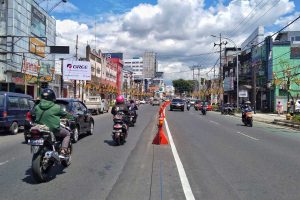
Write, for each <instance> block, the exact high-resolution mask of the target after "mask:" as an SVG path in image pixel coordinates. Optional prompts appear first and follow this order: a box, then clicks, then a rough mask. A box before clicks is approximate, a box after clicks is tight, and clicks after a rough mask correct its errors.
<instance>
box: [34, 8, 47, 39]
mask: <svg viewBox="0 0 300 200" xmlns="http://www.w3.org/2000/svg"><path fill="white" fill-rule="evenodd" d="M31 33H32V34H34V35H35V36H37V37H46V16H45V15H44V14H43V13H42V12H41V11H39V10H38V9H37V8H35V7H34V6H31Z"/></svg>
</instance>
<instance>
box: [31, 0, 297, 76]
mask: <svg viewBox="0 0 300 200" xmlns="http://www.w3.org/2000/svg"><path fill="white" fill-rule="evenodd" d="M36 1H43V0H36ZM47 2H48V7H51V5H50V3H52V5H53V4H55V3H57V2H59V0H45V1H44V3H43V4H44V7H47ZM249 14H251V15H250V17H248V18H247V16H248V15H249ZM299 14H300V0H206V1H204V2H203V1H202V0H68V3H67V4H60V5H59V6H58V7H57V8H56V9H55V10H54V11H53V12H52V13H51V15H53V16H54V17H55V18H56V19H57V23H56V25H57V34H58V37H57V43H58V44H60V45H69V46H70V47H71V50H72V49H73V50H74V49H75V42H74V41H75V38H76V35H79V38H80V39H79V40H80V41H79V42H80V45H81V47H80V48H81V49H84V47H85V45H86V44H87V43H88V44H91V45H92V48H97V49H101V51H103V52H123V53H124V57H125V58H131V57H133V56H134V57H136V56H142V55H143V53H144V52H145V51H154V52H156V53H157V54H158V57H159V66H160V69H162V70H163V71H164V72H172V73H170V75H169V77H168V78H169V79H173V78H174V77H175V76H176V78H178V75H180V76H182V77H185V76H187V74H184V73H178V74H176V73H173V72H174V71H185V70H187V69H188V66H192V65H201V66H206V67H210V66H212V65H214V63H215V62H216V59H217V57H218V55H217V54H214V53H213V52H215V51H217V50H218V49H216V48H214V46H213V44H214V42H215V41H216V39H215V38H212V37H211V35H218V34H219V33H220V32H221V33H222V35H226V36H227V37H229V38H231V39H232V40H233V41H235V42H236V43H237V45H238V46H239V45H240V44H241V43H242V42H243V41H245V40H246V38H247V37H248V36H249V35H250V34H251V33H252V32H253V31H254V30H255V29H256V28H257V26H260V25H262V26H264V27H265V35H270V34H272V33H274V32H276V31H277V30H279V29H280V28H282V27H284V26H285V25H287V24H288V23H289V22H290V21H292V20H293V19H295V18H296V17H297V16H299ZM95 19H96V22H97V23H95ZM95 25H96V27H95ZM238 25H240V26H238ZM236 27H237V28H236ZM235 28H236V30H235ZM290 28H292V29H291V30H300V20H299V21H297V22H296V23H295V24H293V26H291V27H290ZM233 30H234V31H233ZM95 37H96V40H95ZM207 53H209V54H207ZM82 54H83V55H82V56H84V53H83V52H82Z"/></svg>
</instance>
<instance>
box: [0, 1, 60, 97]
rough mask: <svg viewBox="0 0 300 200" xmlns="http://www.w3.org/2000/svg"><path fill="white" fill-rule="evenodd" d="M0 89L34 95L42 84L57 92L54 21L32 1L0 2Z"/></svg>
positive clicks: (42, 86) (36, 94)
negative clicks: (51, 49)
mask: <svg viewBox="0 0 300 200" xmlns="http://www.w3.org/2000/svg"><path fill="white" fill-rule="evenodd" d="M0 12H1V15H0V49H1V50H0V90H1V91H11V92H19V93H27V94H29V95H31V96H33V97H37V96H38V94H39V91H40V90H41V89H42V88H44V87H53V88H54V89H56V90H57V91H59V88H57V85H59V83H57V81H55V79H56V78H57V77H56V76H55V70H54V68H55V56H54V55H52V54H49V48H47V46H55V43H56V42H55V37H56V21H55V19H54V18H52V17H51V16H50V15H49V14H48V13H47V12H46V11H44V10H43V9H42V8H41V7H40V6H39V5H38V4H37V3H36V2H35V1H32V0H2V1H1V4H0Z"/></svg>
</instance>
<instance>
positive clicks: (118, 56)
mask: <svg viewBox="0 0 300 200" xmlns="http://www.w3.org/2000/svg"><path fill="white" fill-rule="evenodd" d="M103 55H104V56H105V57H106V58H108V59H109V58H119V59H120V60H123V53H103Z"/></svg>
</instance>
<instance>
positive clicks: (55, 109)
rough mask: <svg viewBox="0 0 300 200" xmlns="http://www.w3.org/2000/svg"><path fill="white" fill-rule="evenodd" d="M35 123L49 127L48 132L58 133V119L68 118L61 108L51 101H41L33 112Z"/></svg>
mask: <svg viewBox="0 0 300 200" xmlns="http://www.w3.org/2000/svg"><path fill="white" fill-rule="evenodd" d="M34 115H35V122H36V123H38V124H44V125H46V126H48V127H49V129H50V131H52V132H54V133H55V132H58V131H59V128H60V118H61V117H68V115H69V114H68V113H67V112H65V111H64V110H62V108H61V106H60V105H58V104H55V103H54V102H52V101H47V100H45V99H41V101H40V103H39V104H38V105H37V106H36V107H35V110H34Z"/></svg>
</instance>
